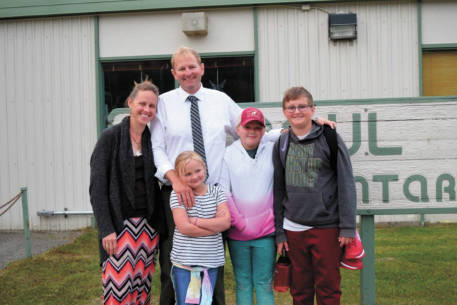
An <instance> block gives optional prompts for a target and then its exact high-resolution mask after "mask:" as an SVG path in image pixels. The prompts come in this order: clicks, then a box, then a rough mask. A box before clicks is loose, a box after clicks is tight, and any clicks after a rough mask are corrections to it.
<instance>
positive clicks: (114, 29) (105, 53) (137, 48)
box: [100, 8, 254, 57]
mask: <svg viewBox="0 0 457 305" xmlns="http://www.w3.org/2000/svg"><path fill="white" fill-rule="evenodd" d="M203 11H205V12H206V14H207V16H208V35H206V36H187V35H185V34H184V33H183V31H182V28H181V13H182V12H183V11H172V12H152V13H136V14H116V15H103V16H100V57H119V56H151V55H164V54H172V53H173V52H174V51H175V50H176V49H177V48H178V47H180V46H188V47H191V48H195V49H196V50H198V51H199V52H200V53H210V52H214V53H217V52H241V51H254V21H253V20H254V17H253V13H252V9H247V8H242V9H217V10H203Z"/></svg>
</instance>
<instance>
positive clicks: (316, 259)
mask: <svg viewBox="0 0 457 305" xmlns="http://www.w3.org/2000/svg"><path fill="white" fill-rule="evenodd" d="M286 236H287V242H288V245H289V252H288V255H289V258H290V260H291V263H292V270H291V271H292V272H291V273H292V279H291V286H290V294H291V295H292V298H293V304H294V305H305V304H306V305H308V304H310V305H312V304H314V293H316V300H317V304H318V305H324V304H325V305H334V304H340V298H341V289H340V281H341V276H340V256H341V248H340V246H339V242H338V236H339V229H338V228H323V229H316V228H313V229H310V230H307V231H303V232H294V231H288V230H286Z"/></svg>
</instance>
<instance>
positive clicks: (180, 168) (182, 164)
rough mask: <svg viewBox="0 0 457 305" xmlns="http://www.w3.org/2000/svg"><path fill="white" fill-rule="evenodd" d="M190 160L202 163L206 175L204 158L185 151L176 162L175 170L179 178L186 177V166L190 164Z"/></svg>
mask: <svg viewBox="0 0 457 305" xmlns="http://www.w3.org/2000/svg"><path fill="white" fill-rule="evenodd" d="M190 160H195V161H198V162H200V163H201V164H202V165H203V168H204V170H205V175H206V165H205V161H203V159H202V157H201V156H200V155H199V154H198V153H196V152H195V151H192V150H186V151H183V152H182V153H180V154H179V155H178V157H177V158H176V161H175V170H176V171H177V172H178V175H179V176H182V175H184V171H185V169H186V165H187V164H188V163H189V162H190Z"/></svg>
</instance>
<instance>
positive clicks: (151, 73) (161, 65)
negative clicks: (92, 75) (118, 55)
mask: <svg viewBox="0 0 457 305" xmlns="http://www.w3.org/2000/svg"><path fill="white" fill-rule="evenodd" d="M103 76H104V81H105V104H106V108H107V111H108V113H109V112H111V110H113V109H114V108H122V107H126V106H125V101H126V99H127V97H128V96H129V94H130V92H131V91H132V89H133V86H134V81H136V82H141V81H142V80H144V79H146V77H147V78H148V79H149V80H151V81H152V82H153V83H154V84H155V85H156V86H157V87H159V91H160V92H166V91H168V90H171V89H173V88H174V87H175V83H174V78H173V75H171V72H170V61H169V60H168V59H162V60H149V61H131V62H117V63H103Z"/></svg>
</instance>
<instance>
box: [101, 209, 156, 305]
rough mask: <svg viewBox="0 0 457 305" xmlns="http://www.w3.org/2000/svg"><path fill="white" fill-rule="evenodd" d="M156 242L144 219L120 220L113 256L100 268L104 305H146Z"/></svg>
mask: <svg viewBox="0 0 457 305" xmlns="http://www.w3.org/2000/svg"><path fill="white" fill-rule="evenodd" d="M158 243H159V235H158V234H157V232H156V231H154V229H153V228H152V227H151V226H150V225H149V224H148V222H147V221H146V219H145V218H142V217H135V218H129V219H126V220H124V229H123V230H122V232H121V233H120V234H119V235H118V236H117V247H116V253H115V254H114V255H112V256H110V257H109V258H108V259H107V260H106V261H105V262H104V263H103V266H102V281H103V303H104V304H109V305H114V304H129V305H133V304H135V305H145V304H149V302H150V291H151V279H152V274H153V273H154V270H155V261H156V257H157V250H158Z"/></svg>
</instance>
